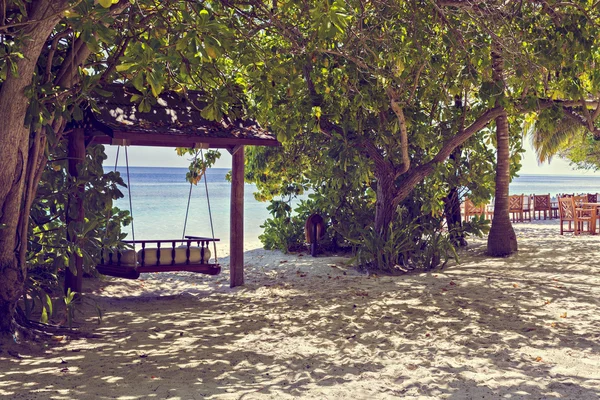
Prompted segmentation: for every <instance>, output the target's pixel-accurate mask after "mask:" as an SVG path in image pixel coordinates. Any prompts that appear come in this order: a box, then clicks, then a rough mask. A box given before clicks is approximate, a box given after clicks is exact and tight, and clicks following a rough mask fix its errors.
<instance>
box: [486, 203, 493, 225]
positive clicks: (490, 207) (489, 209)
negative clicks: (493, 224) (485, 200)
mask: <svg viewBox="0 0 600 400" xmlns="http://www.w3.org/2000/svg"><path fill="white" fill-rule="evenodd" d="M485 219H489V220H490V221H491V220H493V219H494V199H492V202H491V203H490V204H488V205H486V206H485Z"/></svg>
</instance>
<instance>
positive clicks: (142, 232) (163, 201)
mask: <svg viewBox="0 0 600 400" xmlns="http://www.w3.org/2000/svg"><path fill="white" fill-rule="evenodd" d="M119 171H120V172H121V174H122V176H123V178H124V179H126V175H125V169H124V167H123V168H119ZM228 171H229V169H227V168H211V169H209V170H208V171H207V175H206V176H207V179H208V191H209V197H210V205H211V209H212V218H213V226H214V230H215V237H217V238H220V239H221V241H223V242H225V243H228V242H229V207H230V203H229V198H230V193H231V185H230V183H229V182H227V181H226V180H225V175H226V174H227V172H228ZM186 172H187V168H152V167H130V179H131V195H132V203H133V217H134V226H135V236H136V239H178V238H181V237H182V233H183V224H184V219H185V212H186V206H187V199H188V194H189V190H190V184H189V183H187V182H186V180H185V174H186ZM255 190H256V187H255V186H254V185H250V184H246V185H245V188H244V195H245V203H244V237H245V238H246V240H247V241H252V242H257V241H258V239H257V238H258V236H259V235H260V234H261V233H262V228H261V227H260V225H262V224H263V223H264V221H265V220H266V219H267V218H268V217H269V213H268V211H267V205H268V204H267V203H262V202H259V201H257V200H255V199H254V196H253V192H254V191H255ZM123 192H124V194H125V198H123V199H120V200H118V201H117V202H116V205H117V206H118V207H119V208H121V209H125V210H128V209H129V200H128V197H127V189H123ZM597 192H600V176H593V175H589V176H549V175H525V174H523V175H521V176H520V177H517V178H515V180H513V182H512V183H511V185H510V193H511V194H521V193H525V194H546V193H550V194H551V195H552V196H555V195H556V194H557V193H597ZM186 234H188V235H196V236H208V237H211V236H212V233H211V229H210V220H209V212H208V202H207V198H206V192H205V188H204V182H201V184H199V185H198V186H194V187H193V188H192V201H191V205H190V212H189V217H188V224H187V229H186ZM128 238H131V233H129V235H128Z"/></svg>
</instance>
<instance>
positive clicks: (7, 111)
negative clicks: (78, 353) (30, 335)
mask: <svg viewBox="0 0 600 400" xmlns="http://www.w3.org/2000/svg"><path fill="white" fill-rule="evenodd" d="M66 4H67V1H65V0H61V1H52V0H40V1H36V2H32V4H31V12H30V14H29V17H28V20H29V21H35V22H32V23H31V25H25V28H24V29H23V30H22V31H19V32H18V35H19V37H27V38H28V40H27V42H26V43H25V44H24V45H23V46H22V48H21V49H20V50H21V52H22V54H23V57H22V58H19V59H17V60H16V66H17V70H18V76H15V75H13V74H11V73H9V74H8V76H7V78H6V80H5V81H4V82H3V83H2V87H1V88H0V115H2V119H3V121H2V124H1V125H0V160H1V163H2V168H0V224H3V225H4V227H3V228H1V229H0V334H3V335H6V334H11V333H13V332H14V330H15V328H16V325H15V320H14V317H15V309H16V304H17V301H18V299H19V297H20V296H21V294H22V293H23V289H24V283H25V278H26V276H27V267H26V265H23V264H22V263H20V262H19V258H18V257H17V251H18V247H19V246H20V245H23V246H25V245H26V244H25V243H23V244H20V243H19V237H20V235H19V234H18V226H19V221H20V220H21V219H22V218H23V215H22V213H27V214H28V213H29V210H24V209H23V208H22V204H21V203H22V199H23V192H24V188H25V184H26V181H27V178H26V177H27V174H28V172H30V171H27V164H28V153H29V127H26V126H25V115H26V113H27V106H28V99H27V97H26V96H25V92H24V89H25V88H26V87H27V86H29V85H31V83H32V77H33V74H34V70H35V66H36V63H37V60H38V58H39V56H40V53H41V51H42V48H43V46H44V43H45V42H46V40H47V39H48V37H49V35H50V34H51V33H52V30H53V29H54V26H55V25H56V24H57V23H58V21H59V20H60V18H61V15H60V14H59V12H58V11H59V10H61V9H63V8H64V6H65V5H66ZM24 226H27V224H24Z"/></svg>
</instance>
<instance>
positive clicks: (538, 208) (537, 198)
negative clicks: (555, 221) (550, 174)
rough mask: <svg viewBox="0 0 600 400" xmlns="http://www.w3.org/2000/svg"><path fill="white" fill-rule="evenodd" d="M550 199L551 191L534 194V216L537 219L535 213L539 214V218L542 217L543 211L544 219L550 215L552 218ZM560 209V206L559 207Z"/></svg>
mask: <svg viewBox="0 0 600 400" xmlns="http://www.w3.org/2000/svg"><path fill="white" fill-rule="evenodd" d="M551 204H552V203H551V201H550V193H548V194H540V195H537V194H534V195H533V218H534V219H535V213H537V214H538V219H542V213H544V219H546V216H548V217H549V218H550V219H552V205H551ZM557 210H558V208H557Z"/></svg>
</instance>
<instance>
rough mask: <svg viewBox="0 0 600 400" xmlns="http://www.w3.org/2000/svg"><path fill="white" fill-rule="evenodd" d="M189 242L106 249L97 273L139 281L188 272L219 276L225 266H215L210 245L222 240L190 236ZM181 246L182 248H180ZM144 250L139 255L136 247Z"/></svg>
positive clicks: (144, 243)
mask: <svg viewBox="0 0 600 400" xmlns="http://www.w3.org/2000/svg"><path fill="white" fill-rule="evenodd" d="M186 237H187V238H188V239H186V240H181V239H180V240H126V241H123V242H124V243H125V244H127V245H130V246H131V247H132V249H103V251H102V253H101V259H100V264H99V265H97V266H96V270H98V272H100V273H101V274H103V275H109V276H116V277H119V278H128V279H137V278H139V277H140V273H143V272H175V271H187V272H197V273H201V274H208V275H218V274H219V273H220V272H221V266H220V265H218V264H211V263H210V261H209V259H210V255H211V254H210V250H209V249H208V244H209V243H210V242H213V241H215V242H217V241H219V239H214V240H213V239H212V238H205V237H199V236H190V237H188V236H186ZM178 243H180V244H181V245H179V246H177V244H178ZM136 245H138V246H139V247H141V249H140V250H139V251H138V252H137V253H136V252H135V246H136Z"/></svg>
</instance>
